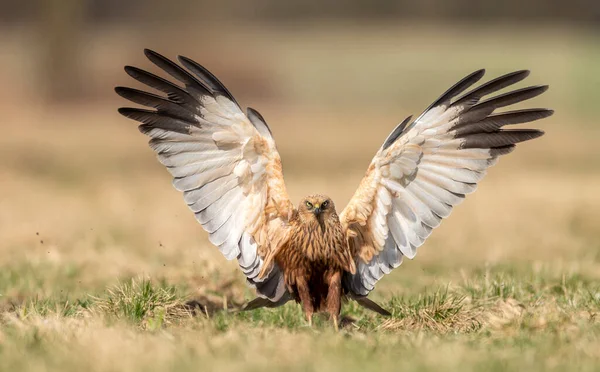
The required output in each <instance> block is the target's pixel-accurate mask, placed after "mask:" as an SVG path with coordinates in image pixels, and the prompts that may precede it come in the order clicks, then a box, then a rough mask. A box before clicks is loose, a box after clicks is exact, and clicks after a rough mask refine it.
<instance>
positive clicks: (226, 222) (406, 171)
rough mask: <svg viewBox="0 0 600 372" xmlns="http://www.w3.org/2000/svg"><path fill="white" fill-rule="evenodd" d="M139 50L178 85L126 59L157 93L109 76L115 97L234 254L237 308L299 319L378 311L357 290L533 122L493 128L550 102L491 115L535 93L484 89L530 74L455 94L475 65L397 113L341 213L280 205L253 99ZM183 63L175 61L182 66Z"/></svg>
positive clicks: (283, 197)
mask: <svg viewBox="0 0 600 372" xmlns="http://www.w3.org/2000/svg"><path fill="white" fill-rule="evenodd" d="M145 54H146V56H147V57H148V59H149V60H150V61H151V62H152V63H154V64H155V65H156V66H158V67H160V68H161V69H162V70H164V71H165V72H166V73H168V74H169V75H171V77H173V78H174V79H175V80H177V81H179V82H180V83H182V85H183V86H180V85H177V84H174V83H172V82H170V81H168V80H165V79H163V78H160V77H158V76H156V75H153V74H151V73H149V72H146V71H144V70H140V69H138V68H135V67H130V66H127V67H125V71H126V72H127V73H128V74H129V75H130V76H131V77H133V78H134V79H136V80H138V81H139V82H141V83H143V84H146V85H147V86H149V87H151V88H154V89H155V90H157V91H159V92H162V93H163V94H164V95H156V94H153V93H147V92H143V91H139V90H136V89H131V88H123V87H118V88H116V91H117V93H118V94H119V95H121V96H122V97H124V98H126V99H128V100H130V101H132V102H134V103H137V104H140V105H143V106H148V107H151V108H153V109H154V110H146V109H139V108H121V109H119V112H120V113H121V114H123V115H124V116H126V117H128V118H131V119H134V120H137V121H139V122H141V123H142V124H141V125H140V126H139V128H140V131H141V132H142V133H144V134H146V135H148V136H149V137H151V140H150V146H151V147H152V149H153V150H154V151H155V152H156V153H157V155H158V159H159V161H160V162H161V163H162V164H164V165H165V166H166V167H167V169H168V170H169V172H171V174H172V175H173V178H174V180H173V185H174V186H175V188H177V189H178V190H180V191H181V192H183V195H184V199H185V201H186V203H187V204H188V206H189V207H190V209H191V210H192V211H193V212H194V214H195V216H196V219H197V220H198V222H199V223H200V224H201V225H202V227H203V228H204V229H205V230H206V231H207V232H208V233H209V239H210V241H211V242H212V243H213V244H214V245H216V246H217V247H218V248H219V250H220V251H221V252H222V253H223V255H224V256H225V257H226V258H227V259H230V260H231V259H237V261H238V263H239V266H240V269H241V270H242V272H243V273H244V275H245V276H246V278H247V281H248V284H249V285H251V286H252V287H254V288H256V291H257V294H258V296H259V297H258V298H257V299H255V300H253V301H251V302H249V303H248V304H247V306H246V307H245V308H246V309H247V310H251V309H255V308H258V307H276V306H281V305H283V304H285V303H286V302H288V301H289V300H291V299H294V300H296V301H298V302H300V303H301V304H302V307H303V310H304V312H305V314H306V316H307V319H308V321H309V322H310V321H311V318H312V314H313V313H314V312H320V311H324V312H328V313H329V314H330V315H331V317H332V319H333V321H334V323H335V324H336V326H337V322H338V317H339V314H340V306H341V301H342V298H344V297H346V298H349V299H352V300H356V301H357V302H358V303H359V304H361V305H362V306H364V307H366V308H368V309H370V310H373V311H375V312H377V313H379V314H382V315H389V313H388V312H387V311H386V310H384V309H382V308H381V307H380V306H379V305H377V304H376V303H374V302H373V301H371V300H370V299H368V298H367V295H368V294H369V293H370V292H371V291H372V290H373V289H374V288H375V284H376V283H377V282H378V281H379V280H380V279H381V278H382V277H383V275H384V274H388V273H389V272H390V271H391V270H393V269H394V268H396V267H398V266H399V265H400V264H401V263H402V260H403V257H405V256H406V257H408V258H410V259H412V258H414V257H415V255H416V251H417V248H418V247H419V246H421V245H422V244H423V243H424V242H425V240H426V239H427V237H428V236H429V235H430V234H431V232H432V231H433V229H435V228H436V227H437V226H439V224H440V223H441V220H442V219H443V218H446V217H448V216H449V215H450V213H451V211H452V210H453V208H454V207H455V206H456V205H458V204H459V203H460V202H462V201H463V200H464V198H465V196H466V194H468V193H471V192H473V191H474V190H475V188H476V187H477V183H478V182H479V181H480V180H481V179H482V178H483V177H484V175H485V173H486V171H487V169H488V168H489V167H490V166H492V165H494V164H495V163H496V162H497V160H498V158H499V157H500V156H501V155H505V154H508V153H509V152H511V151H512V150H513V149H514V147H515V144H516V143H518V142H523V141H527V140H530V139H534V138H537V137H539V136H541V135H542V134H543V132H541V131H538V130H532V129H503V127H504V126H507V125H513V124H520V123H526V122H531V121H534V120H538V119H542V118H545V117H547V116H550V115H551V114H552V113H553V112H552V110H547V109H525V110H516V111H508V112H500V113H495V110H497V109H498V108H502V107H505V106H508V105H512V104H515V103H518V102H521V101H524V100H527V99H530V98H533V97H535V96H537V95H539V94H541V93H543V92H544V91H545V90H546V89H547V86H533V87H527V88H523V89H518V90H514V91H510V92H508V93H504V94H500V95H496V96H495V97H493V98H489V99H486V100H483V97H485V96H488V95H490V94H493V93H496V92H497V91H499V90H501V89H503V88H506V87H508V86H510V85H513V84H515V83H517V82H519V81H521V80H523V79H524V78H526V77H527V76H528V75H529V71H517V72H513V73H509V74H506V75H504V76H501V77H499V78H496V79H493V80H491V81H489V82H487V83H485V84H482V85H480V86H479V87H477V88H475V89H472V90H470V91H469V92H467V93H464V94H463V92H465V91H466V90H467V89H469V88H470V87H471V86H472V85H474V84H475V83H476V82H477V81H478V80H480V79H481V78H482V77H483V75H484V70H479V71H476V72H474V73H472V74H470V75H468V76H467V77H465V78H464V79H462V80H461V81H459V82H458V83H456V84H455V85H454V86H452V87H451V88H450V89H449V90H448V91H446V92H445V93H444V94H442V96H440V97H439V98H438V99H437V100H436V101H435V102H434V103H433V104H431V105H430V106H429V107H428V108H427V109H426V110H425V111H424V112H423V113H422V114H421V115H420V116H419V117H417V118H416V119H415V120H411V117H409V118H407V119H406V120H404V121H402V122H401V123H400V124H399V125H398V126H397V127H396V128H395V129H394V130H393V131H392V133H391V134H390V135H389V136H388V138H387V139H386V140H385V141H384V143H383V145H382V146H381V147H380V149H379V150H378V151H377V153H376V154H375V157H374V158H373V160H372V162H371V164H370V166H369V168H368V169H367V172H366V174H365V176H364V178H363V180H362V181H361V183H360V185H359V187H358V189H357V190H356V193H355V194H354V196H353V197H352V199H351V200H350V202H349V203H348V205H347V206H346V208H344V210H343V211H342V212H341V213H340V214H339V215H338V214H337V212H336V210H335V206H334V204H333V201H332V200H331V199H330V198H328V197H326V196H322V195H312V196H309V197H307V198H305V199H303V200H302V201H301V202H300V204H299V206H298V208H294V206H293V204H292V203H291V202H290V200H289V197H288V195H287V191H286V188H285V183H284V180H283V172H282V167H281V159H280V157H279V153H278V152H277V149H276V147H275V141H274V139H273V135H272V133H271V130H270V129H269V127H268V125H267V123H266V122H265V120H264V118H263V117H262V116H261V115H260V114H259V113H258V112H257V111H255V110H253V109H250V108H249V109H248V110H247V114H244V113H243V112H242V110H241V108H240V106H239V104H238V103H237V102H236V101H235V99H234V98H233V96H232V95H231V93H230V92H229V91H228V90H227V88H225V86H224V85H223V84H222V83H221V82H220V81H219V80H218V79H217V78H216V77H215V76H214V75H212V74H211V73H210V72H209V71H208V70H206V69H205V68H204V67H202V66H201V65H199V64H198V63H196V62H194V61H193V60H191V59H189V58H186V57H179V62H180V63H181V64H182V65H183V67H181V66H180V65H178V64H176V63H174V62H172V61H170V60H169V59H167V58H165V57H163V56H161V55H160V54H158V53H156V52H153V51H150V50H145ZM184 67H185V68H184Z"/></svg>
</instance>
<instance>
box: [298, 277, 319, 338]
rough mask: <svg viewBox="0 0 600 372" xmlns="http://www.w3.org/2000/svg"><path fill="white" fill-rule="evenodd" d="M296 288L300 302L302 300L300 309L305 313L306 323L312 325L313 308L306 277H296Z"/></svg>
mask: <svg viewBox="0 0 600 372" xmlns="http://www.w3.org/2000/svg"><path fill="white" fill-rule="evenodd" d="M296 288H297V289H298V296H300V302H302V309H303V310H304V315H306V320H307V321H308V325H309V326H310V327H312V316H313V313H314V311H315V310H314V306H313V301H312V298H311V296H310V290H309V288H308V283H307V282H306V279H304V278H296Z"/></svg>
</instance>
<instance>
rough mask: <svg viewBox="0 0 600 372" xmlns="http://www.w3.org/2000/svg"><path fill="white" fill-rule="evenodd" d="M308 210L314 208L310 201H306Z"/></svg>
mask: <svg viewBox="0 0 600 372" xmlns="http://www.w3.org/2000/svg"><path fill="white" fill-rule="evenodd" d="M306 208H308V209H312V208H313V205H312V203H311V202H309V201H308V200H307V201H306Z"/></svg>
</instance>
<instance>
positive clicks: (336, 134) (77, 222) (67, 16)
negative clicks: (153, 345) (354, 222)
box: [0, 0, 600, 302]
mask: <svg viewBox="0 0 600 372" xmlns="http://www.w3.org/2000/svg"><path fill="white" fill-rule="evenodd" d="M599 31H600V2H597V1H591V0H572V1H569V2H559V1H542V0H536V1H528V2H523V1H516V0H515V1H508V0H506V1H501V2H500V1H480V2H472V1H464V0H460V1H444V0H427V1H419V2H416V1H415V2H413V1H407V0H401V1H391V0H377V1H370V2H361V1H345V2H342V1H335V0H324V1H312V0H303V1H296V0H293V1H286V2H283V1H277V0H258V1H242V0H222V1H219V2H215V1H205V0H200V1H191V0H190V1H185V0H182V1H174V0H173V1H158V0H146V1H142V0H131V1H117V0H87V1H84V0H80V1H78V0H45V1H21V2H17V1H2V2H0V82H2V89H0V110H1V112H2V116H3V117H2V120H0V128H1V130H2V135H1V136H0V156H1V159H2V160H1V161H0V185H1V186H0V190H1V191H2V192H1V193H0V237H1V239H0V294H2V296H3V297H2V300H1V301H11V302H18V301H20V300H22V299H24V298H28V297H30V296H49V295H56V294H58V293H59V291H60V293H61V294H62V293H63V291H64V293H70V294H73V293H75V294H77V293H88V292H93V291H96V290H99V289H100V288H104V286H106V285H108V284H111V283H114V282H115V281H116V279H118V278H126V277H130V276H136V275H149V276H151V277H153V278H165V279H167V280H168V281H171V282H175V283H176V284H180V283H181V284H182V285H186V286H188V287H189V288H190V289H191V290H197V291H202V290H203V288H205V286H206V285H209V284H206V283H207V281H209V282H217V281H222V280H223V278H231V280H232V281H233V283H234V287H235V288H239V289H238V290H237V293H238V294H237V297H236V298H237V299H239V300H242V299H243V298H244V297H246V298H248V297H249V296H250V294H249V292H247V290H246V289H245V287H244V286H243V284H242V283H243V279H242V278H241V274H238V273H237V272H236V266H235V264H234V263H227V264H225V261H224V260H223V258H222V257H221V256H220V255H219V253H218V252H217V250H216V249H215V248H214V247H212V246H210V244H209V243H208V240H207V236H206V234H205V233H204V232H203V231H202V230H201V228H200V227H199V226H198V225H197V224H196V222H195V220H194V218H193V215H192V214H191V213H190V212H189V211H188V210H187V208H186V206H185V204H184V202H183V200H182V198H181V196H180V195H179V193H177V192H176V191H175V190H174V189H173V188H172V187H171V186H170V181H171V180H170V176H169V175H168V173H167V172H166V171H165V170H164V169H163V167H162V166H161V165H160V164H158V162H157V161H156V160H155V157H154V155H153V153H152V151H150V149H149V148H148V147H147V145H146V138H144V137H143V136H142V135H141V134H139V132H138V131H137V130H136V123H134V122H132V121H128V120H127V119H125V118H123V117H120V116H119V115H118V114H117V111H116V110H117V108H118V107H120V106H121V105H127V104H126V102H124V101H123V100H121V99H119V97H117V96H116V94H114V91H113V88H114V86H116V85H128V86H136V87H139V85H138V84H136V82H134V81H132V80H131V79H129V78H128V76H127V75H126V74H125V73H124V72H123V66H124V65H127V64H131V65H135V66H138V67H141V68H144V69H148V70H150V71H152V72H155V73H157V69H156V68H155V67H154V66H153V65H152V64H151V63H150V62H149V61H147V60H145V58H144V55H143V53H142V50H143V48H151V49H154V50H156V51H158V52H160V53H162V54H164V55H166V56H169V57H172V58H174V57H175V56H176V55H177V54H182V55H185V56H188V57H190V58H192V59H194V60H197V61H198V62H200V63H201V64H203V65H204V66H206V67H207V68H208V69H209V70H211V71H212V72H213V73H214V74H215V75H217V76H218V77H219V79H221V81H223V82H224V83H225V85H226V86H227V87H228V88H229V90H230V91H231V92H232V93H233V94H234V95H235V96H236V98H237V100H238V101H239V102H240V103H241V104H242V106H251V107H254V108H256V109H257V110H259V111H260V112H261V114H262V115H263V116H264V117H265V118H266V120H267V122H268V123H269V124H270V126H271V128H272V130H273V132H274V135H275V138H276V140H277V143H278V148H279V151H280V153H281V156H282V159H283V163H284V170H285V174H286V181H287V186H288V190H289V191H290V196H291V197H292V199H293V202H294V203H297V202H298V201H299V199H300V198H301V197H302V196H304V195H306V194H310V193H313V192H320V193H326V194H329V195H330V196H332V197H333V198H334V200H335V201H336V203H337V205H338V206H339V209H341V207H342V206H343V205H345V203H346V202H347V200H348V199H349V197H350V196H351V195H352V193H353V192H354V190H355V188H356V187H357V185H358V183H359V181H360V178H361V177H362V175H363V173H364V171H365V170H366V168H367V165H368V164H369V161H370V159H371V157H372V156H373V155H374V153H375V151H376V150H377V149H378V147H379V146H380V145H381V143H382V142H383V140H384V139H385V137H386V136H387V134H388V133H389V132H390V131H391V130H392V129H393V128H394V126H395V125H396V124H397V123H398V122H400V121H401V120H402V119H404V118H405V117H406V116H408V115H411V114H419V113H420V112H421V111H422V110H423V109H424V108H425V107H427V106H428V105H429V104H430V103H431V102H432V101H433V100H434V99H435V98H437V97H438V96H439V95H440V94H441V93H442V92H444V91H445V90H446V89H447V88H448V87H449V86H451V85H452V84H454V83H455V82H456V81H458V80H459V79H460V78H462V77H463V76H465V75H467V74H468V73H470V72H472V71H474V70H475V69H479V68H486V69H487V76H486V78H487V79H490V78H493V77H496V76H498V75H500V74H504V73H508V72H511V71H513V70H515V69H524V68H525V69H531V70H532V74H531V76H530V77H529V78H528V79H527V80H526V82H524V83H521V85H520V86H524V85H523V84H531V85H533V84H549V85H550V90H549V91H548V92H547V93H545V94H544V95H543V96H541V97H538V98H536V99H535V100H534V101H528V102H526V103H525V104H524V105H525V106H528V107H548V108H553V109H555V110H556V114H555V115H554V116H553V117H551V118H550V119H547V120H543V121H541V122H535V123H532V124H531V125H532V126H534V127H538V128H542V129H544V130H545V131H546V133H547V134H546V135H545V136H544V137H542V138H541V139H539V140H536V141H534V142H532V143H527V144H524V145H521V146H520V147H519V148H518V150H517V151H516V152H514V153H513V154H511V155H510V156H508V157H506V158H505V159H503V160H502V161H501V162H500V163H499V165H497V166H495V167H494V168H493V169H491V171H490V174H489V176H488V177H487V178H486V179H485V180H484V181H483V182H482V184H481V186H480V189H479V190H478V192H477V193H475V194H474V195H472V196H470V197H469V198H468V199H467V201H466V202H465V203H464V204H463V205H461V206H460V207H458V208H457V209H456V211H455V212H454V214H453V216H452V218H450V219H449V220H448V221H446V222H445V223H444V224H442V227H441V228H440V229H439V230H438V231H436V232H435V233H434V234H433V236H432V238H431V239H430V240H429V241H428V242H427V243H426V245H425V246H424V247H423V248H422V249H421V251H420V254H419V256H418V257H417V259H416V260H415V261H414V262H410V263H406V264H405V265H404V266H403V268H402V269H401V270H396V272H395V273H394V274H393V275H392V276H391V277H390V278H388V279H385V280H384V281H383V282H382V284H381V286H380V288H382V289H381V291H382V292H380V293H384V294H385V291H393V292H399V293H402V291H403V290H404V289H405V288H407V287H410V286H417V285H430V284H431V283H433V282H436V281H440V282H447V281H449V280H453V279H454V278H455V277H456V278H460V270H469V268H470V267H472V268H481V267H484V266H485V265H489V264H497V265H503V264H509V263H510V264H511V265H512V264H517V265H525V266H528V267H531V266H532V265H533V266H535V265H538V266H535V267H547V268H549V270H553V269H554V268H558V269H560V271H557V272H564V270H575V271H577V272H588V273H590V275H592V276H594V277H597V276H598V275H599V274H598V273H600V270H599V268H600V253H599V252H600V237H599V236H598V235H599V234H600V233H599V232H598V230H597V226H598V225H599V223H600V212H599V211H600V208H599V207H600V198H599V197H598V190H599V189H600V173H599V172H598V171H599V170H600V150H598V148H599V140H600V131H599V125H598V116H599V115H600V105H599V104H598V100H599V99H600V32H599ZM459 269H460V270H459ZM411 272H413V273H419V274H420V275H419V277H420V278H421V279H420V280H419V281H418V282H416V281H415V280H410V279H409V278H411V277H412V278H414V276H412V275H410V273H411ZM207 278H211V279H210V280H209V279H207ZM398 283H402V285H398Z"/></svg>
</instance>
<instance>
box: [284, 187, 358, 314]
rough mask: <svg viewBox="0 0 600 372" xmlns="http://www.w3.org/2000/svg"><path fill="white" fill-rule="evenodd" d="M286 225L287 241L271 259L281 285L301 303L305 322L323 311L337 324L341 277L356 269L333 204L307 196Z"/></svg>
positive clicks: (323, 198) (321, 196)
mask: <svg viewBox="0 0 600 372" xmlns="http://www.w3.org/2000/svg"><path fill="white" fill-rule="evenodd" d="M290 225H291V233H290V238H289V240H288V241H287V242H286V243H284V244H283V245H282V246H281V247H280V248H279V249H278V250H277V253H276V254H275V257H274V260H275V263H276V264H277V265H278V266H279V267H280V268H281V269H282V271H283V277H284V282H285V286H286V288H287V290H288V292H289V293H290V294H291V295H292V297H293V298H294V299H295V300H296V301H297V302H301V303H302V307H303V309H304V313H305V314H306V317H307V319H308V321H309V323H310V322H311V319H312V314H313V313H314V312H315V311H327V312H328V313H329V315H330V316H331V318H332V319H333V320H334V322H335V324H336V325H337V321H338V316H339V313H340V307H341V297H342V277H343V275H344V273H350V274H355V273H356V266H355V264H354V259H353V258H352V254H351V252H350V247H349V245H348V243H347V242H346V238H345V234H344V232H343V230H342V225H341V223H340V219H339V217H338V215H337V212H336V211H335V205H334V204H333V202H332V201H331V199H330V198H328V197H326V196H323V195H311V196H309V197H307V198H305V199H304V200H303V201H302V202H300V205H299V206H298V213H296V215H295V216H294V217H293V218H292V219H291V221H290Z"/></svg>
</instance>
